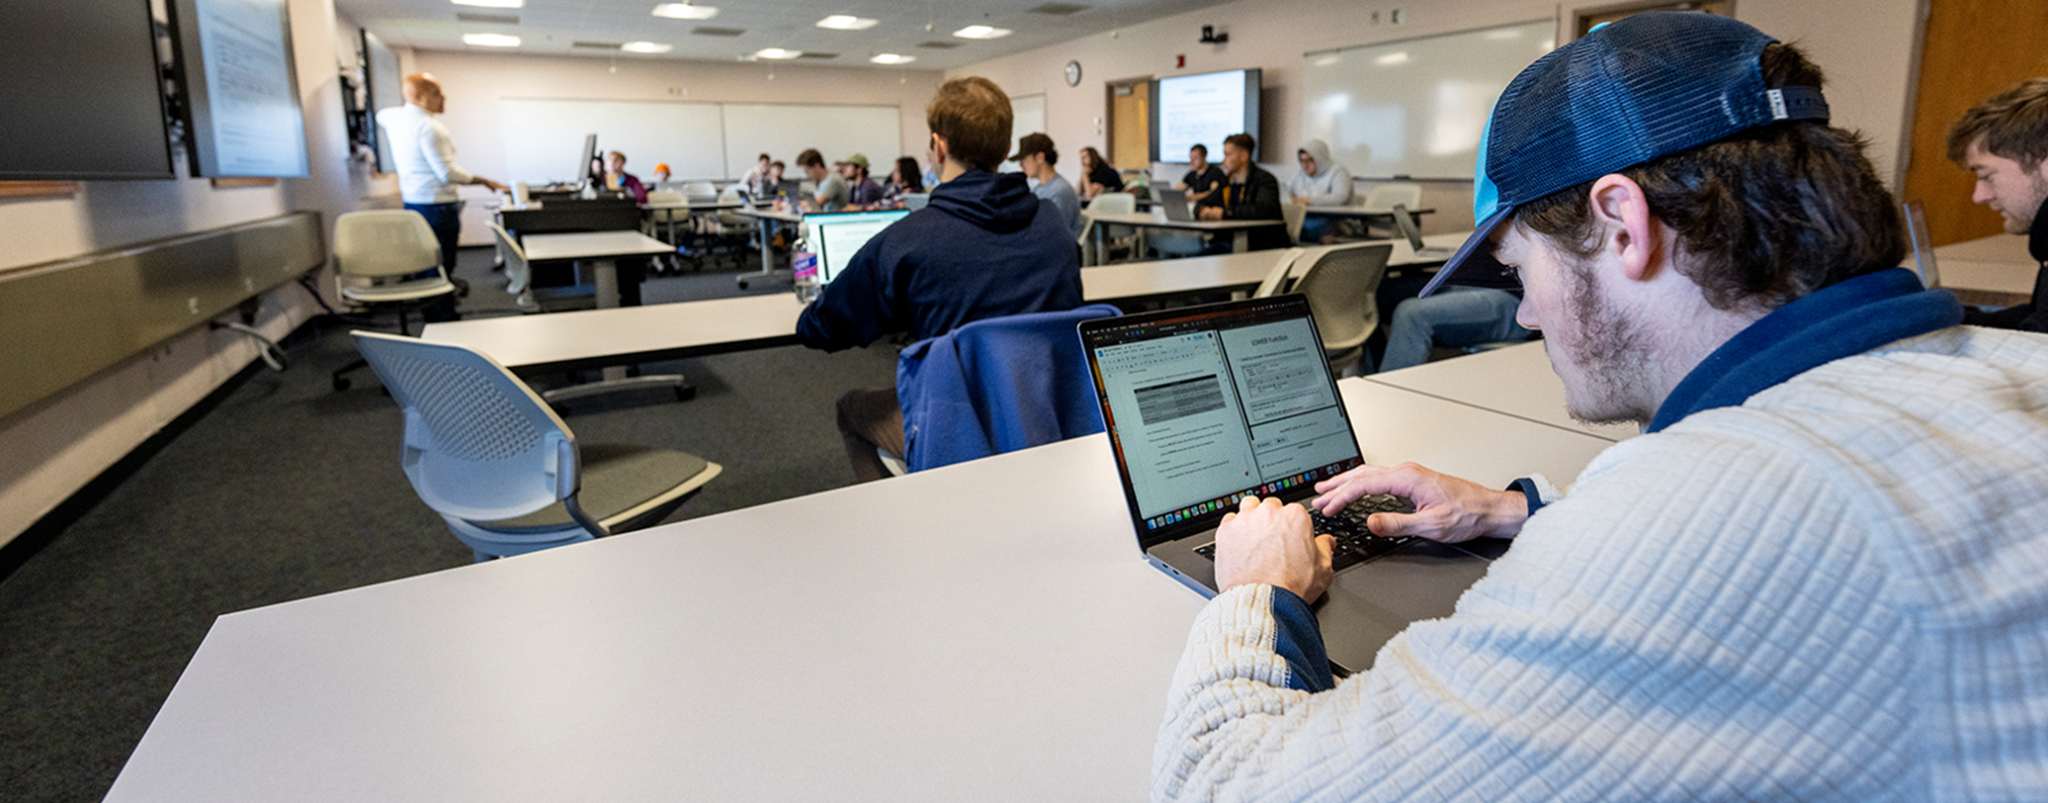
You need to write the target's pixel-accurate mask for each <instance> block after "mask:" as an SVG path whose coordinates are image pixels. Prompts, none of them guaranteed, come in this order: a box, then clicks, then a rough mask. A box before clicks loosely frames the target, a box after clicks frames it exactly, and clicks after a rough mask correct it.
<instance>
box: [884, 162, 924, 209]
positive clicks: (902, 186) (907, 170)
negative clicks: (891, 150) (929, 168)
mask: <svg viewBox="0 0 2048 803" xmlns="http://www.w3.org/2000/svg"><path fill="white" fill-rule="evenodd" d="M924 191H925V189H924V177H923V176H921V175H919V174H918V169H917V160H916V159H913V158H911V157H908V156H904V157H900V158H898V159H897V160H896V168H895V169H894V170H891V171H889V183H887V184H884V185H882V202H881V204H879V206H878V208H881V209H902V208H903V196H905V195H909V194H911V193H914V192H924Z"/></svg>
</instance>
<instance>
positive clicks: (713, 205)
mask: <svg viewBox="0 0 2048 803" xmlns="http://www.w3.org/2000/svg"><path fill="white" fill-rule="evenodd" d="M746 206H748V203H747V202H746V201H698V202H696V203H691V202H689V201H649V202H647V203H644V204H641V205H640V208H641V209H645V210H648V211H654V210H658V209H682V210H690V209H701V210H705V211H713V210H718V209H740V208H743V207H746Z"/></svg>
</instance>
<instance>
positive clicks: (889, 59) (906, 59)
mask: <svg viewBox="0 0 2048 803" xmlns="http://www.w3.org/2000/svg"><path fill="white" fill-rule="evenodd" d="M916 60H917V57H916V56H899V55H896V54H894V53H877V54H875V57H874V58H871V59H868V61H872V62H874V63H876V64H909V63H911V62H913V61H916Z"/></svg>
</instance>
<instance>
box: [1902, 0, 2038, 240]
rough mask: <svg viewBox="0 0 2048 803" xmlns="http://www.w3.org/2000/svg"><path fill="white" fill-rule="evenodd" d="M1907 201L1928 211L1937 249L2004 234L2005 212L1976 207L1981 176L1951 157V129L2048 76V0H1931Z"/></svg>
mask: <svg viewBox="0 0 2048 803" xmlns="http://www.w3.org/2000/svg"><path fill="white" fill-rule="evenodd" d="M1929 6H1930V7H1929V10H1928V15H1927V27H1926V32H1925V34H1924V42H1925V44H1924V45H1923V46H1922V48H1921V54H1920V83H1919V88H1918V90H1917V93H1916V95H1915V96H1914V99H1913V133H1912V144H1911V146H1910V147H1911V150H1910V151H1909V152H1908V154H1909V155H1908V156H1907V159H1908V161H1907V164H1906V187H1905V191H1904V192H1902V193H1900V195H1901V197H1902V198H1903V199H1905V200H1918V201H1920V202H1921V203H1922V204H1924V205H1925V206H1926V207H1927V231H1928V234H1929V235H1930V236H1929V239H1930V240H1931V241H1932V242H1933V243H1934V244H1935V245H1946V244H1948V243H1955V242H1962V241H1964V240H1975V239H1977V238H1980V237H1989V236H1991V235H1993V234H1997V233H1999V232H2002V231H2004V230H2005V227H2004V224H2003V223H2002V222H2001V221H2000V219H1999V216H1998V213H1997V212H1993V211H1991V210H1990V209H1989V208H1987V207H1984V206H1980V205H1978V204H1974V203H1971V202H1970V193H1971V191H1972V189H1973V187H1972V185H1973V184H1974V182H1975V179H1974V178H1972V177H1971V175H1970V171H1968V170H1965V169H1964V168H1962V167H1961V166H1959V165H1957V164H1956V163H1954V162H1951V161H1949V160H1948V129H1949V126H1951V125H1953V124H1954V123H1955V121H1956V119H1957V118H1960V117H1962V116H1963V112H1966V111H1969V109H1970V107H1972V106H1975V105H1977V104H1979V103H1982V102H1984V99H1985V98H1988V97H1991V96H1992V95H1995V94H1998V93H2000V92H2003V91H2005V90H2007V89H2010V88H2012V86H2013V85H2015V84H2018V83H2019V82H2020V81H2021V80H2024V79H2027V78H2032V77H2035V76H2041V75H2048V47H2043V46H2042V45H2043V43H2044V41H2048V2H2042V0H1930V3H1929Z"/></svg>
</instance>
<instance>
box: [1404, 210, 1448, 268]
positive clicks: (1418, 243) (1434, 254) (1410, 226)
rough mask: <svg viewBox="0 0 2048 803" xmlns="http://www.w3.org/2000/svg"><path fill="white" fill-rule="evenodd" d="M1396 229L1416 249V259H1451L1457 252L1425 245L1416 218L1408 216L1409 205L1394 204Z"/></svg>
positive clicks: (1438, 246)
mask: <svg viewBox="0 0 2048 803" xmlns="http://www.w3.org/2000/svg"><path fill="white" fill-rule="evenodd" d="M1394 227H1395V228H1397V229H1400V230H1401V236H1403V237H1406V238H1408V245H1409V246H1410V247H1412V248H1414V249H1415V258H1416V259H1419V260H1429V259H1450V258H1451V254H1453V253H1455V252H1456V251H1457V249H1455V248H1445V247H1443V246H1440V245H1423V244H1422V229H1421V228H1418V227H1417V226H1416V225H1415V216H1414V215H1411V214H1408V205H1407V204H1394Z"/></svg>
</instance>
